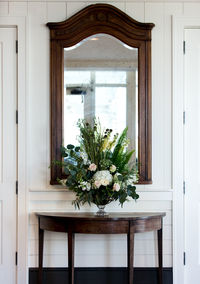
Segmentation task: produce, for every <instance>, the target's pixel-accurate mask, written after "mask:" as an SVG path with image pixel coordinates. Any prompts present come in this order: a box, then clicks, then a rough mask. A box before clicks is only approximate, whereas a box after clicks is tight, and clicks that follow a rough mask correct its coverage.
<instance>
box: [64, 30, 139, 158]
mask: <svg viewBox="0 0 200 284" xmlns="http://www.w3.org/2000/svg"><path fill="white" fill-rule="evenodd" d="M94 117H96V118H99V119H100V122H101V124H102V127H103V128H105V129H106V128H111V129H113V131H114V132H115V133H116V132H118V133H121V132H122V130H123V129H124V128H125V127H126V126H128V137H129V139H130V142H131V143H130V148H131V149H135V150H136V152H135V157H134V158H135V159H136V161H137V160H138V49H137V48H133V47H130V46H127V45H126V44H124V43H122V42H121V41H119V40H117V39H116V38H114V37H112V36H109V35H105V34H98V35H95V36H92V37H89V38H86V39H84V40H83V41H82V42H80V43H78V44H77V45H75V46H72V47H69V48H65V49H64V133H63V139H64V145H65V146H66V145H67V144H74V145H77V143H78V142H77V140H76V137H77V136H78V134H79V129H78V128H77V121H78V119H79V118H85V119H87V120H88V122H90V123H91V122H92V121H93V118H94Z"/></svg>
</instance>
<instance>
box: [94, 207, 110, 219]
mask: <svg viewBox="0 0 200 284" xmlns="http://www.w3.org/2000/svg"><path fill="white" fill-rule="evenodd" d="M97 207H98V209H99V210H98V211H97V212H96V214H95V215H96V216H100V217H102V216H107V215H108V213H107V212H106V211H105V207H106V205H97Z"/></svg>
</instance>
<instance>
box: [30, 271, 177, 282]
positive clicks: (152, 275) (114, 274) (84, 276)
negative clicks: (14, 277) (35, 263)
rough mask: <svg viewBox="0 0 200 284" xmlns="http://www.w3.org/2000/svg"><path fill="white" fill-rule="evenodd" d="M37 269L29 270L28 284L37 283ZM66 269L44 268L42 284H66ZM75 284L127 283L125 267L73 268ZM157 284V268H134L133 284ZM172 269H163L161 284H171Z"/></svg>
mask: <svg viewBox="0 0 200 284" xmlns="http://www.w3.org/2000/svg"><path fill="white" fill-rule="evenodd" d="M37 273H38V268H29V284H35V283H37ZM67 275H68V269H67V268H44V269H43V276H44V278H43V279H44V280H43V283H44V284H57V283H59V284H67V283H68V282H67V281H66V279H67ZM75 280H76V283H77V284H85V283H87V284H94V283H95V284H102V283H104V284H105V283H109V284H122V283H127V268H125V267H87V268H86V267H84V268H75ZM147 283H148V284H155V283H157V268H155V267H153V268H151V267H145V268H143V267H139V268H134V284H147ZM172 283H173V280H172V268H171V267H169V268H164V269H163V284H172Z"/></svg>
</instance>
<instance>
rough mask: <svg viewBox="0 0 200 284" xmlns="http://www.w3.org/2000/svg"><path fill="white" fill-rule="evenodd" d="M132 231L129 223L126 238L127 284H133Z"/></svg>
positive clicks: (131, 225) (132, 227)
mask: <svg viewBox="0 0 200 284" xmlns="http://www.w3.org/2000/svg"><path fill="white" fill-rule="evenodd" d="M134 231H135V228H134V225H133V224H131V222H130V224H129V233H128V236H127V257H128V259H127V263H128V284H133V260H134Z"/></svg>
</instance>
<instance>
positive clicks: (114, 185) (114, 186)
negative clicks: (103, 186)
mask: <svg viewBox="0 0 200 284" xmlns="http://www.w3.org/2000/svg"><path fill="white" fill-rule="evenodd" d="M113 190H115V191H119V190H120V185H119V183H114V184H113Z"/></svg>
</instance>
